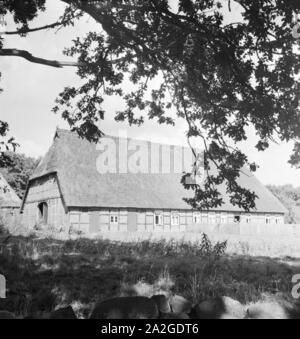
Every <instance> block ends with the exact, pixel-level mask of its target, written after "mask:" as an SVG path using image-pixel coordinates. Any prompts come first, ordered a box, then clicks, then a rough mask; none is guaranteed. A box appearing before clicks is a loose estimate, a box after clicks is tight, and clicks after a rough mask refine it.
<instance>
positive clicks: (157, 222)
mask: <svg viewBox="0 0 300 339" xmlns="http://www.w3.org/2000/svg"><path fill="white" fill-rule="evenodd" d="M154 223H155V226H163V224H164V221H163V215H162V214H158V213H156V214H155V217H154Z"/></svg>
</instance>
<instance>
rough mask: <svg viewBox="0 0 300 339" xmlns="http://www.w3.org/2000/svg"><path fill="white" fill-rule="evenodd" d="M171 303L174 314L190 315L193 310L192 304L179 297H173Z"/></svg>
mask: <svg viewBox="0 0 300 339" xmlns="http://www.w3.org/2000/svg"><path fill="white" fill-rule="evenodd" d="M169 303H170V307H171V310H172V313H177V314H181V313H186V314H189V313H190V312H191V310H192V303H191V302H189V301H188V300H187V299H185V298H183V297H181V296H179V295H174V296H172V297H171V298H170V300H169Z"/></svg>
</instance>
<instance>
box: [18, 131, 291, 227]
mask: <svg viewBox="0 0 300 339" xmlns="http://www.w3.org/2000/svg"><path fill="white" fill-rule="evenodd" d="M105 139H106V140H101V142H100V143H99V144H98V145H96V144H93V143H90V142H88V141H86V140H83V139H81V138H79V137H78V136H77V134H75V133H72V132H69V131H66V130H60V129H58V130H57V131H56V133H55V137H54V141H53V144H52V146H51V148H50V149H49V151H48V153H47V154H46V156H45V157H44V159H43V160H42V161H41V163H40V164H39V166H38V167H37V169H36V170H35V172H34V174H33V176H32V177H31V179H30V181H29V184H28V188H27V191H26V194H25V197H24V200H23V203H22V207H21V211H22V213H23V217H24V220H25V221H26V222H27V223H28V224H29V225H31V226H32V227H34V226H35V225H37V224H45V225H49V226H52V227H54V228H59V229H68V230H73V231H75V232H77V231H78V232H89V233H99V232H107V231H111V232H116V231H131V232H133V231H155V230H157V231H184V230H187V229H189V228H193V227H194V228H195V227H197V225H199V224H218V223H219V224H221V223H222V224H234V223H265V224H271V223H274V224H277V223H283V222H284V214H285V212H286V210H285V208H284V207H283V206H282V205H281V203H280V202H279V201H278V200H277V199H276V198H275V197H274V196H273V195H272V194H271V192H270V191H269V190H267V189H266V188H265V187H264V186H263V185H262V184H261V183H260V182H259V181H258V180H257V179H256V178H255V176H254V175H253V174H251V173H249V172H244V171H243V172H244V173H242V174H241V176H240V183H241V185H243V186H244V187H247V188H251V189H252V190H253V191H255V192H256V194H257V195H258V197H259V199H258V201H257V208H256V210H255V211H252V212H251V213H246V212H244V211H243V210H241V209H239V208H238V207H235V206H232V205H231V204H230V202H229V199H228V197H226V193H225V189H223V188H222V187H221V191H222V190H223V192H222V194H223V197H224V201H225V204H224V205H223V206H222V208H219V209H216V210H210V211H204V212H201V213H200V212H197V211H193V210H191V208H190V206H189V205H187V204H186V203H185V201H184V200H183V198H185V197H188V196H189V194H191V193H190V192H189V191H187V190H185V189H184V188H183V186H182V184H181V182H180V181H181V178H182V168H181V165H182V164H183V167H184V163H185V162H186V159H185V154H187V153H186V151H185V150H186V149H185V150H184V149H183V148H180V147H175V146H172V147H170V146H168V145H159V144H154V143H150V142H141V141H135V140H125V139H118V138H105ZM178 154H179V156H178ZM178 159H180V160H179V161H178ZM124 161H125V162H124ZM124 164H125V165H124ZM178 164H179V165H180V166H178Z"/></svg>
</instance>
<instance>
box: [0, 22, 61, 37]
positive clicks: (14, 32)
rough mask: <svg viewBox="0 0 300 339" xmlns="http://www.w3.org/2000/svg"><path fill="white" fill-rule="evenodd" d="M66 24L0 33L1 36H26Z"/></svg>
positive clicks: (58, 23) (56, 23) (57, 23)
mask: <svg viewBox="0 0 300 339" xmlns="http://www.w3.org/2000/svg"><path fill="white" fill-rule="evenodd" d="M65 24H67V21H66V22H55V23H53V24H51V25H45V26H41V27H36V28H28V29H22V28H21V29H19V30H17V31H6V32H1V34H3V35H17V34H27V33H33V32H38V31H42V30H46V29H51V28H55V27H58V26H63V25H65Z"/></svg>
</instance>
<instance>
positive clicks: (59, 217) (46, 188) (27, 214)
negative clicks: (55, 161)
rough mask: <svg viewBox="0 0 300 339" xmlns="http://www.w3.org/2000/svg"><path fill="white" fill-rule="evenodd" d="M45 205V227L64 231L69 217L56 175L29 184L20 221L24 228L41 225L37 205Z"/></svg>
mask: <svg viewBox="0 0 300 339" xmlns="http://www.w3.org/2000/svg"><path fill="white" fill-rule="evenodd" d="M41 203H45V204H46V205H47V225H48V226H49V227H53V228H54V229H59V230H62V229H65V228H67V227H68V225H69V215H68V213H67V211H66V209H65V206H64V204H63V200H62V196H61V193H60V190H59V186H58V182H57V178H56V175H54V174H53V175H50V176H48V177H45V178H41V179H38V180H35V181H34V182H32V183H31V186H30V188H29V190H28V193H27V197H26V204H25V206H24V210H23V216H22V220H23V223H24V224H26V226H28V227H30V228H34V227H36V226H38V225H39V224H41V218H40V210H39V205H40V204H41Z"/></svg>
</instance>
